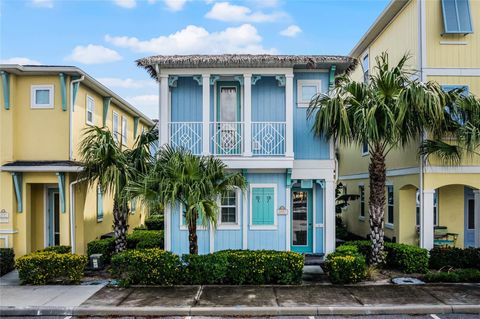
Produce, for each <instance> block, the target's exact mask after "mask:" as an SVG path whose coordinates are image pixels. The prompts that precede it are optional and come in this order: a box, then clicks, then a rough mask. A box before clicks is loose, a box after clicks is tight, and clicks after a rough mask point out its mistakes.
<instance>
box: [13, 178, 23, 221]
mask: <svg viewBox="0 0 480 319" xmlns="http://www.w3.org/2000/svg"><path fill="white" fill-rule="evenodd" d="M22 177H23V175H22V173H12V178H13V187H14V188H15V196H16V197H17V212H19V213H21V212H22V211H23V200H22V199H23V196H22V190H23V185H22V180H23V178H22Z"/></svg>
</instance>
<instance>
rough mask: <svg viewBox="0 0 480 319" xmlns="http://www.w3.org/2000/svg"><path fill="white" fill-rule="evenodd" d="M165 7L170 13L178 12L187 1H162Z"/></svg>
mask: <svg viewBox="0 0 480 319" xmlns="http://www.w3.org/2000/svg"><path fill="white" fill-rule="evenodd" d="M164 2H165V5H166V6H167V8H168V9H169V10H171V11H180V10H182V9H183V7H184V6H185V3H186V2H187V0H164Z"/></svg>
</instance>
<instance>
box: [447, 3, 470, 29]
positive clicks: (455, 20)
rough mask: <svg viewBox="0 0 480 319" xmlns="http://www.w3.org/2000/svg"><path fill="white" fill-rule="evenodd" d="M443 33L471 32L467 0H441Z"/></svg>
mask: <svg viewBox="0 0 480 319" xmlns="http://www.w3.org/2000/svg"><path fill="white" fill-rule="evenodd" d="M442 13H443V34H468V33H473V28H472V17H471V15H470V1H469V0H442Z"/></svg>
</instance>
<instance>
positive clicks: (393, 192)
mask: <svg viewBox="0 0 480 319" xmlns="http://www.w3.org/2000/svg"><path fill="white" fill-rule="evenodd" d="M386 186H387V189H386V192H387V214H386V215H387V216H386V217H387V218H385V228H388V229H393V228H394V225H395V187H394V186H393V184H392V183H391V182H387V183H386ZM388 187H392V196H393V205H390V204H389V203H388ZM390 206H391V207H393V223H389V222H388V208H389V207H390Z"/></svg>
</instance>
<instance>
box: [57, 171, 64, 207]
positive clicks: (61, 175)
mask: <svg viewBox="0 0 480 319" xmlns="http://www.w3.org/2000/svg"><path fill="white" fill-rule="evenodd" d="M57 177H58V189H59V195H60V211H61V212H62V213H64V214H65V173H63V172H60V173H57Z"/></svg>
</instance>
